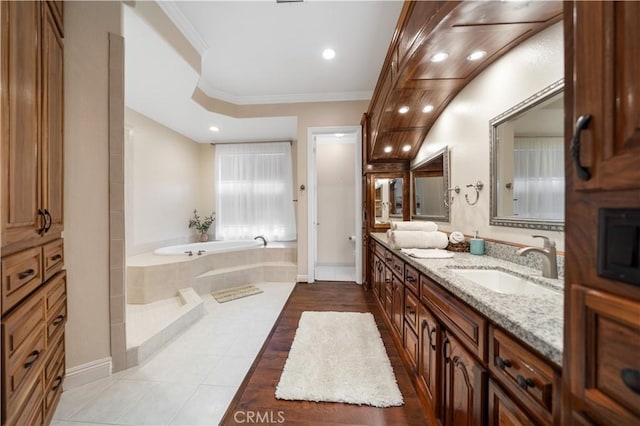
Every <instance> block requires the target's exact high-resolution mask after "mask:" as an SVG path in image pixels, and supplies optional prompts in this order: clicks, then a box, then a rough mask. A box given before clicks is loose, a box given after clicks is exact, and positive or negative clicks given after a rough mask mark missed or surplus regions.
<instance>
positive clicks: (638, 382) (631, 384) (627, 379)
mask: <svg viewBox="0 0 640 426" xmlns="http://www.w3.org/2000/svg"><path fill="white" fill-rule="evenodd" d="M620 376H622V382H623V383H624V384H625V385H626V386H627V387H628V388H629V389H631V390H632V391H633V392H635V393H637V394H640V371H638V370H634V369H633V368H623V369H622V371H620Z"/></svg>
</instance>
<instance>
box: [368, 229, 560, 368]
mask: <svg viewBox="0 0 640 426" xmlns="http://www.w3.org/2000/svg"><path fill="white" fill-rule="evenodd" d="M372 235H373V237H374V238H375V239H376V240H378V241H380V242H381V243H383V244H384V245H385V246H386V247H387V248H389V246H388V245H387V237H386V235H384V234H372ZM390 250H391V249H390ZM391 251H392V252H393V253H394V254H395V255H397V256H399V257H401V258H402V259H403V260H404V261H406V262H408V263H410V264H411V265H413V266H414V267H415V268H417V269H418V270H419V271H420V272H421V273H423V274H425V275H427V276H428V277H429V278H431V279H432V280H433V281H435V282H437V283H438V284H440V285H441V286H442V287H443V288H445V289H446V290H448V291H450V292H451V293H452V294H454V295H455V296H457V297H458V298H459V299H460V300H462V301H464V302H465V303H467V304H468V305H469V306H471V307H473V308H474V309H476V310H477V311H478V312H480V313H482V314H483V315H485V316H486V317H487V318H489V319H490V320H491V321H493V322H494V323H496V324H497V325H499V326H501V327H502V328H504V329H505V330H508V331H509V332H511V333H513V334H514V335H515V336H516V337H519V338H520V339H522V341H524V342H526V343H527V344H529V345H530V346H531V347H532V348H534V349H536V350H537V351H538V352H540V353H541V354H543V355H545V356H546V357H547V358H549V359H550V360H551V361H552V362H554V363H555V364H557V365H559V366H562V330H563V324H564V322H563V320H564V315H563V313H564V283H563V281H562V280H561V279H550V278H543V277H542V276H541V273H540V270H539V269H532V268H531V267H529V266H521V265H519V264H515V263H512V262H508V261H506V260H503V259H498V258H496V257H492V256H486V255H485V256H476V255H472V254H469V253H455V254H454V257H453V258H450V259H415V258H412V257H409V256H407V255H405V254H403V253H401V252H400V251H399V250H391ZM456 268H470V269H494V268H497V269H502V270H505V271H510V272H513V273H515V274H517V275H520V276H523V277H527V278H529V279H530V280H532V281H534V282H536V283H538V284H541V285H543V286H545V287H547V288H548V289H551V290H553V291H552V292H544V293H541V294H539V295H514V294H504V293H498V292H494V291H491V290H489V289H487V288H485V287H483V286H481V285H479V284H476V283H474V282H473V281H471V280H468V279H465V278H463V277H462V276H460V275H458V274H456V272H455V269H456Z"/></svg>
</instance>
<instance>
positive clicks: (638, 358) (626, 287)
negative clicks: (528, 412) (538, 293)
mask: <svg viewBox="0 0 640 426" xmlns="http://www.w3.org/2000/svg"><path fill="white" fill-rule="evenodd" d="M564 16H565V44H566V60H565V75H566V77H565V78H566V81H567V82H569V83H571V82H572V83H573V84H567V87H568V88H569V91H568V93H567V95H568V96H565V110H566V114H565V117H566V125H565V129H566V132H567V134H572V133H573V134H574V137H573V140H572V144H571V147H569V146H568V147H567V148H568V149H567V157H566V158H567V159H568V162H567V176H566V178H567V192H566V200H567V203H566V206H567V209H566V215H567V218H568V220H567V224H566V243H565V244H566V272H565V287H566V293H565V306H566V308H565V309H566V318H565V345H564V347H565V352H564V365H565V372H564V377H563V378H564V383H563V389H564V402H565V404H564V408H566V409H565V410H564V412H563V416H564V422H565V423H567V424H569V423H576V424H578V423H580V424H589V423H595V424H640V355H639V354H640V285H639V283H638V280H637V278H635V279H634V278H633V275H634V272H633V271H637V270H638V268H639V262H640V259H639V258H638V251H639V250H640V249H639V247H638V239H639V238H640V237H639V236H638V235H639V233H640V225H638V224H637V222H638V220H637V218H638V217H640V168H638V161H639V159H640V80H639V79H638V76H639V75H640V61H639V60H638V57H639V56H640V29H639V27H638V25H637V20H638V17H640V3H638V2H580V1H577V2H571V3H567V4H565V14H564ZM572 155H573V157H572ZM616 211H617V213H615V212H616ZM607 212H609V213H607ZM610 212H614V213H613V214H614V215H616V214H617V215H618V216H617V217H618V219H617V220H618V222H617V223H618V225H615V223H614V224H613V225H614V226H612V227H609V226H608V223H607V222H606V220H605V218H606V215H607V214H610ZM616 226H617V228H618V229H615V228H616ZM609 235H611V236H613V237H612V238H615V242H614V243H612V241H611V240H608V239H607V238H608V237H607V236H609ZM611 250H617V252H616V253H613V252H612V251H611ZM609 258H614V260H615V262H614V263H615V265H613V268H614V269H617V270H619V271H626V272H625V273H619V274H617V275H615V274H614V275H611V274H608V273H607V272H606V271H607V270H608V269H607V268H608V266H607V264H606V260H605V259H609ZM603 265H604V267H603ZM636 277H637V275H636Z"/></svg>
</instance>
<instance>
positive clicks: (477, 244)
mask: <svg viewBox="0 0 640 426" xmlns="http://www.w3.org/2000/svg"><path fill="white" fill-rule="evenodd" d="M469 251H470V253H471V254H477V255H482V254H484V240H483V239H482V238H478V231H476V232H475V236H474V237H473V238H471V241H470V248H469Z"/></svg>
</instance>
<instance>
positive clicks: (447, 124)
mask: <svg viewBox="0 0 640 426" xmlns="http://www.w3.org/2000/svg"><path fill="white" fill-rule="evenodd" d="M563 65H564V46H563V38H562V23H558V24H555V25H553V26H552V27H550V28H548V29H546V30H545V31H543V32H541V33H539V34H537V35H535V36H533V37H531V38H530V39H529V40H527V41H525V42H523V43H522V44H520V45H519V46H518V47H516V48H515V49H513V50H512V51H510V52H509V53H507V54H506V55H505V56H503V57H502V58H501V59H499V60H498V61H496V63H494V64H492V65H491V66H489V67H488V68H487V69H486V70H485V71H483V72H482V73H481V74H480V75H479V76H478V77H476V78H475V79H474V80H473V81H472V82H471V83H469V85H468V86H467V87H465V88H464V89H463V90H462V91H461V92H460V93H459V94H458V96H456V98H455V99H454V100H453V101H452V102H451V103H450V104H449V106H448V107H447V109H446V110H445V111H444V112H443V113H442V115H441V116H440V117H439V118H438V120H437V121H436V122H435V124H434V125H433V127H432V128H431V130H430V132H429V134H428V135H427V137H426V139H425V141H424V142H423V144H422V147H421V149H420V151H419V153H418V155H417V156H416V160H415V162H414V163H417V162H419V161H420V160H422V159H424V158H426V157H427V156H428V153H429V152H434V151H435V150H437V149H438V148H439V147H442V146H444V145H448V146H449V147H450V149H451V186H452V187H453V186H455V185H459V186H460V188H462V193H461V194H460V195H458V196H456V199H455V200H454V201H453V203H452V205H451V223H450V224H445V223H443V224H440V227H441V228H442V229H444V230H447V231H461V232H463V233H465V234H472V233H473V232H474V231H475V230H478V231H479V235H480V236H481V237H484V238H493V239H497V240H502V241H510V242H514V243H521V244H527V245H539V244H540V243H539V242H537V241H536V240H534V239H533V238H531V234H540V235H546V236H548V237H550V238H552V239H554V240H556V242H557V243H558V249H559V250H563V249H564V233H563V232H549V231H539V230H536V231H531V230H522V229H518V228H508V227H502V226H489V202H490V200H489V192H490V190H489V184H490V172H489V121H490V120H491V119H492V118H493V117H495V116H497V115H499V114H501V113H502V112H504V111H506V110H508V109H509V108H511V107H513V106H515V105H516V104H518V103H520V102H522V101H523V100H524V99H526V98H528V97H530V96H531V95H533V94H534V93H536V92H538V91H540V90H542V89H544V88H545V87H547V86H549V85H550V84H552V83H554V82H556V81H558V80H560V79H561V78H562V77H563V76H564V68H563ZM478 180H480V181H482V182H483V183H484V184H485V186H484V189H483V190H482V191H481V192H480V200H479V201H478V203H477V204H476V205H474V206H470V205H468V204H467V203H466V202H465V199H464V193H465V192H466V191H468V189H467V188H465V186H466V185H467V184H471V183H475V182H477V181H478ZM454 195H455V194H454ZM469 197H470V198H471V200H474V199H475V191H473V192H470V193H469Z"/></svg>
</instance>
